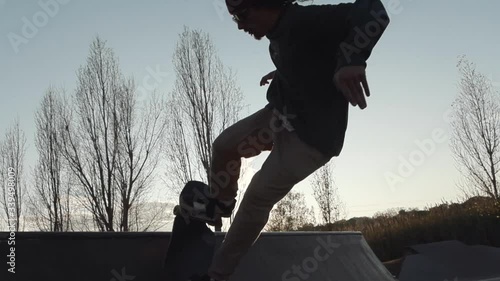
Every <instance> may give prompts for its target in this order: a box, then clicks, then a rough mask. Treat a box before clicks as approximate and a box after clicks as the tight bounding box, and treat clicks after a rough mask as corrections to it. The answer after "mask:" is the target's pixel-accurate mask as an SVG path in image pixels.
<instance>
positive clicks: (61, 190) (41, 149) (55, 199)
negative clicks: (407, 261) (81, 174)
mask: <svg viewBox="0 0 500 281" xmlns="http://www.w3.org/2000/svg"><path fill="white" fill-rule="evenodd" d="M62 109H63V101H62V98H61V96H60V95H59V93H58V92H57V90H56V89H55V88H53V87H51V88H49V89H48V90H47V91H46V93H45V96H44V97H43V99H42V102H41V104H40V107H39V109H38V111H37V112H36V113H35V124H36V138H35V146H36V149H37V151H38V163H37V164H36V166H35V169H34V189H33V194H32V195H31V196H30V205H31V206H30V209H31V215H32V216H33V217H34V218H35V220H34V223H35V224H36V226H37V227H38V229H39V230H42V231H68V230H70V229H71V216H70V214H71V203H70V202H71V197H70V192H71V184H70V179H69V177H70V175H69V171H68V170H67V165H66V163H65V160H64V157H63V155H62V143H61V141H62V139H61V132H60V130H59V128H60V126H61V115H60V112H61V110H62Z"/></svg>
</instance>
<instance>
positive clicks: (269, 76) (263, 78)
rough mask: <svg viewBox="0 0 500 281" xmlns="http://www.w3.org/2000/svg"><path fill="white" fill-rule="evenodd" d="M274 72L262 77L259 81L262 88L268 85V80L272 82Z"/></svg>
mask: <svg viewBox="0 0 500 281" xmlns="http://www.w3.org/2000/svg"><path fill="white" fill-rule="evenodd" d="M274 72H275V71H271V72H269V73H268V74H266V75H265V76H264V77H262V79H261V80H260V85H261V86H264V85H266V84H269V80H272V79H273V78H274Z"/></svg>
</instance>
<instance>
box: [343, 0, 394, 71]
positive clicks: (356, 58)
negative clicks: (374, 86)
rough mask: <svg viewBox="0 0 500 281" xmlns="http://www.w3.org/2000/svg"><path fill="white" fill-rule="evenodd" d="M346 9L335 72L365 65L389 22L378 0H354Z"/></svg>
mask: <svg viewBox="0 0 500 281" xmlns="http://www.w3.org/2000/svg"><path fill="white" fill-rule="evenodd" d="M347 11H348V12H347V15H346V16H345V17H344V18H343V20H345V23H346V24H345V25H344V26H345V28H346V29H347V30H346V33H347V36H346V37H345V38H344V40H343V41H342V43H340V45H339V50H338V53H337V62H338V63H337V69H336V71H335V72H337V71H338V70H339V69H340V68H342V67H345V66H360V65H362V66H365V67H366V61H367V60H368V58H369V57H370V54H371V52H372V50H373V48H374V47H375V45H376V44H377V42H378V41H379V39H380V38H381V37H382V34H383V33H384V31H385V29H386V28H387V26H388V25H389V22H390V19H389V15H388V14H387V11H386V10H385V8H384V5H383V4H382V2H381V1H380V0H356V2H355V3H353V4H352V6H351V7H350V9H348V10H347Z"/></svg>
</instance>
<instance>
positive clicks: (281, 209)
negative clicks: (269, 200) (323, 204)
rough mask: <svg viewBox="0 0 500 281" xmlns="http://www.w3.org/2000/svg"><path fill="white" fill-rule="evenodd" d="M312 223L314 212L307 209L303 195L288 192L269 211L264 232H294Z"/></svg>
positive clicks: (313, 221)
mask: <svg viewBox="0 0 500 281" xmlns="http://www.w3.org/2000/svg"><path fill="white" fill-rule="evenodd" d="M314 223H315V219H314V210H313V209H312V208H309V207H307V204H306V201H305V196H304V194H302V193H299V192H290V193H288V194H287V195H286V196H285V197H284V198H283V199H282V200H281V201H280V202H278V204H276V206H275V207H274V208H273V210H272V211H271V215H270V217H269V221H268V223H267V225H266V230H267V231H295V230H298V229H299V228H300V227H303V226H305V225H307V224H314Z"/></svg>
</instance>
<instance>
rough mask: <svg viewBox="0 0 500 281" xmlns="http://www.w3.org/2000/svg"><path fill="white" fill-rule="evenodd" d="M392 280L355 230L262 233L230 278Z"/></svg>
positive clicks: (248, 280) (243, 280)
mask: <svg viewBox="0 0 500 281" xmlns="http://www.w3.org/2000/svg"><path fill="white" fill-rule="evenodd" d="M255 280H278V281H300V280H309V281H368V280H370V281H373V280H377V281H385V280H394V279H393V278H392V276H391V273H390V272H389V271H388V270H387V269H386V268H385V267H384V266H383V264H382V263H381V262H380V261H379V260H378V258H377V257H376V256H375V254H374V253H373V252H372V250H371V249H370V247H369V246H368V244H367V243H366V241H365V239H364V238H363V236H362V235H361V233H359V232H292V233H264V234H262V235H261V237H260V238H259V240H257V242H256V244H255V245H254V247H252V248H251V249H250V251H249V252H248V254H247V255H246V256H245V257H244V258H243V260H242V262H241V264H240V265H239V267H238V269H237V271H236V273H235V275H234V276H233V278H231V279H230V281H255Z"/></svg>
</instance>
